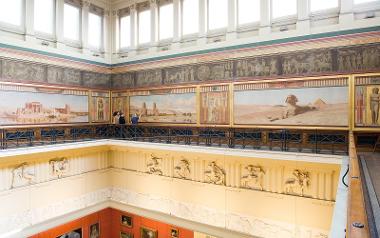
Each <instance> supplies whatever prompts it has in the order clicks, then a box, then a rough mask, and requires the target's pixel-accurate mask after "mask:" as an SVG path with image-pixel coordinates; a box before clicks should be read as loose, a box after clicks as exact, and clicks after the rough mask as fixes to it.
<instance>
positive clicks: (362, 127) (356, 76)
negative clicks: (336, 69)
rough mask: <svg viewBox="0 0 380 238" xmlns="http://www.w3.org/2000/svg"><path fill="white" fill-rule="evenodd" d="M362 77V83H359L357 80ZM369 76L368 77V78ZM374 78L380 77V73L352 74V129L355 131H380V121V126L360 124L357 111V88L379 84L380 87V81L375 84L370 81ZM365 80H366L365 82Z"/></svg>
mask: <svg viewBox="0 0 380 238" xmlns="http://www.w3.org/2000/svg"><path fill="white" fill-rule="evenodd" d="M360 78H363V79H362V80H361V81H362V83H358V82H357V81H358V80H360ZM366 78H367V79H366ZM372 78H377V79H375V80H379V79H380V73H367V74H353V75H351V85H352V88H351V92H350V95H351V105H352V106H351V110H350V113H351V119H352V121H351V129H352V130H353V131H358V132H380V123H379V125H378V126H372V125H358V123H357V121H356V120H357V115H356V114H357V112H356V107H357V105H356V103H357V101H356V100H357V94H356V92H357V88H358V87H374V86H377V87H379V88H380V83H379V82H376V83H374V84H371V83H369V82H370V81H371V80H372ZM363 81H364V82H363ZM365 81H367V83H365Z"/></svg>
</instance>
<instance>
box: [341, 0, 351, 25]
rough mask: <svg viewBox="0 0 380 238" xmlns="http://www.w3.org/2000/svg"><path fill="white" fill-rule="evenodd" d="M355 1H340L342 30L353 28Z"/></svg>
mask: <svg viewBox="0 0 380 238" xmlns="http://www.w3.org/2000/svg"><path fill="white" fill-rule="evenodd" d="M353 8H354V0H341V1H340V15H339V24H340V25H341V28H342V29H346V28H351V27H352V24H353V22H354V11H353Z"/></svg>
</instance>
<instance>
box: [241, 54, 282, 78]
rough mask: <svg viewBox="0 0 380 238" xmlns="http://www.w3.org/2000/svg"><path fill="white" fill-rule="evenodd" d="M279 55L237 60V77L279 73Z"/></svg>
mask: <svg viewBox="0 0 380 238" xmlns="http://www.w3.org/2000/svg"><path fill="white" fill-rule="evenodd" d="M278 65H279V64H278V58H277V57H261V58H252V59H241V60H237V61H236V76H237V77H242V78H244V77H260V76H275V75H278V74H279V66H278Z"/></svg>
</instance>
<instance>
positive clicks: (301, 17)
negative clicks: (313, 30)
mask: <svg viewBox="0 0 380 238" xmlns="http://www.w3.org/2000/svg"><path fill="white" fill-rule="evenodd" d="M309 9H310V8H309V1H305V0H298V1H297V31H299V32H302V33H309V31H310V19H309Z"/></svg>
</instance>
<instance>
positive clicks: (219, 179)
mask: <svg viewBox="0 0 380 238" xmlns="http://www.w3.org/2000/svg"><path fill="white" fill-rule="evenodd" d="M204 176H205V182H206V183H212V184H216V185H225V184H226V171H225V170H224V168H223V167H222V166H221V165H218V164H217V161H211V162H208V163H207V167H206V169H205V172H204Z"/></svg>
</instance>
